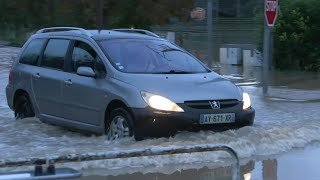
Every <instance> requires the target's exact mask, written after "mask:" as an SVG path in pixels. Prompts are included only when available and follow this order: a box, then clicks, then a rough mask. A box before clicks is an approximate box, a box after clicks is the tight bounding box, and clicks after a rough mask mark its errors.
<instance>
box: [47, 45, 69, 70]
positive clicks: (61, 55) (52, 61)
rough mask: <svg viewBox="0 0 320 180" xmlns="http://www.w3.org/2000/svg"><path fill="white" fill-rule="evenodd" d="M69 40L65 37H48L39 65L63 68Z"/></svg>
mask: <svg viewBox="0 0 320 180" xmlns="http://www.w3.org/2000/svg"><path fill="white" fill-rule="evenodd" d="M69 42H70V41H69V40H65V39H50V40H49V42H48V45H47V47H46V50H45V51H44V54H43V58H42V62H41V66H45V67H50V68H54V69H63V65H64V60H65V56H66V54H67V51H68V47H69Z"/></svg>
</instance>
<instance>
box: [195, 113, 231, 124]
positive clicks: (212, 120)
mask: <svg viewBox="0 0 320 180" xmlns="http://www.w3.org/2000/svg"><path fill="white" fill-rule="evenodd" d="M235 119H236V116H235V114H234V113H225V114H201V115H200V124H222V123H234V122H235Z"/></svg>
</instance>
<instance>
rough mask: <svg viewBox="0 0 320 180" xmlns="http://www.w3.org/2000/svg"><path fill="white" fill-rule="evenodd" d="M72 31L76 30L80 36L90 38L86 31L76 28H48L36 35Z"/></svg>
mask: <svg viewBox="0 0 320 180" xmlns="http://www.w3.org/2000/svg"><path fill="white" fill-rule="evenodd" d="M72 30H78V31H80V32H81V34H84V35H87V36H91V35H90V33H89V32H88V31H86V30H85V29H83V28H77V27H50V28H43V29H40V30H38V31H37V32H36V34H40V33H46V32H58V31H72Z"/></svg>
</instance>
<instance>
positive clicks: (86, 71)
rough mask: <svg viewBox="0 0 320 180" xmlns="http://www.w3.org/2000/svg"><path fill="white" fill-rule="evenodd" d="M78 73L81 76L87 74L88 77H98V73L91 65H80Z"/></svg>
mask: <svg viewBox="0 0 320 180" xmlns="http://www.w3.org/2000/svg"><path fill="white" fill-rule="evenodd" d="M77 74H78V75H80V76H87V77H93V78H94V77H96V73H95V72H94V71H93V69H92V68H91V67H85V66H80V67H78V69H77Z"/></svg>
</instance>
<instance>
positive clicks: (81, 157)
mask: <svg viewBox="0 0 320 180" xmlns="http://www.w3.org/2000/svg"><path fill="white" fill-rule="evenodd" d="M210 151H225V152H227V153H229V154H230V155H231V157H232V158H233V163H232V179H233V180H240V162H239V158H238V155H237V153H236V152H235V151H234V150H233V149H232V148H231V147H229V146H225V145H195V146H171V147H154V148H146V149H133V150H119V151H107V152H104V153H99V154H95V155H90V154H75V155H64V156H56V157H52V158H50V159H48V158H33V159H25V160H16V161H5V162H0V168H1V167H17V166H30V165H35V164H37V165H39V164H40V165H41V164H46V163H47V162H48V161H49V162H50V163H67V162H79V161H94V160H107V159H119V158H132V157H141V156H158V155H170V154H185V153H196V152H210ZM0 179H1V176H0ZM35 179H39V176H36V177H35ZM21 180H25V179H21ZM28 180H31V179H30V178H29V179H28Z"/></svg>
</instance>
